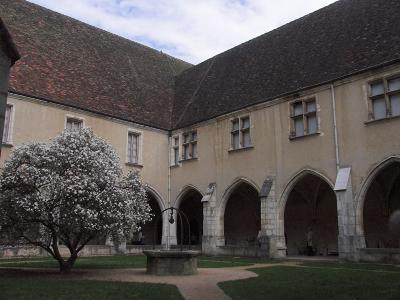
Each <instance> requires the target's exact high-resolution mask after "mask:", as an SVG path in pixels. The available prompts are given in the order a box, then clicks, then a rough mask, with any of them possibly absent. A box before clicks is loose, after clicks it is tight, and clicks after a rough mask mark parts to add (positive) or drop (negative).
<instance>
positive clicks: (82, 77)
mask: <svg viewBox="0 0 400 300" xmlns="http://www.w3.org/2000/svg"><path fill="white" fill-rule="evenodd" d="M0 16H1V17H2V18H3V20H4V21H5V23H6V25H7V27H8V28H9V31H10V32H11V34H12V36H13V38H14V41H15V43H16V45H17V47H18V49H19V50H20V53H21V55H22V59H21V60H20V61H19V62H17V64H16V65H15V67H14V68H13V70H12V74H11V81H10V89H11V91H12V92H16V93H20V94H26V95H30V96H33V97H37V98H42V99H46V100H48V101H53V102H57V103H61V104H65V105H69V106H74V107H78V108H82V109H86V110H89V111H94V112H97V113H101V114H105V115H110V116H114V117H116V118H120V119H124V120H130V121H133V122H137V123H141V124H145V125H148V126H152V127H157V128H163V129H173V128H181V127H185V126H189V125H193V124H196V123H198V122H201V121H204V120H208V119H211V118H214V117H216V116H219V115H223V114H225V113H229V112H232V111H235V110H239V109H241V108H244V107H247V106H251V105H254V104H257V103H262V102H267V101H271V100H273V99H276V98H277V97H280V96H284V95H289V94H293V93H296V92H299V91H301V90H304V89H307V88H310V87H314V86H318V85H321V84H324V83H329V82H332V81H334V80H337V79H339V78H344V77H347V76H350V75H353V74H356V73H359V72H363V71H366V70H369V69H372V68H376V67H379V66H383V65H386V64H390V63H394V62H398V61H400V30H399V29H400V17H399V16H400V1H399V0H341V1H338V2H335V3H334V4H332V5H330V6H327V7H325V8H323V9H321V10H318V11H316V12H314V13H312V14H309V15H307V16H305V17H303V18H300V19H298V20H296V21H293V22H291V23H289V24H287V25H284V26H282V27H280V28H278V29H276V30H273V31H271V32H268V33H266V34H264V35H261V36H259V37H257V38H255V39H252V40H250V41H248V42H246V43H243V44H241V45H239V46H237V47H235V48H232V49H230V50H228V51H226V52H223V53H221V54H219V55H217V56H215V57H213V58H210V59H209V60H207V61H205V62H203V63H200V64H199V65H196V66H191V65H190V64H188V63H185V62H183V61H180V60H178V59H175V58H173V57H170V56H167V55H165V54H162V53H160V52H159V51H156V50H153V49H150V48H148V47H146V46H143V45H140V44H138V43H135V42H132V41H129V40H126V39H124V38H121V37H118V36H116V35H113V34H110V33H107V32H105V31H103V30H100V29H97V28H95V27H92V26H89V25H87V24H84V23H82V22H79V21H76V20H74V19H72V18H69V17H66V16H63V15H60V14H58V13H55V12H52V11H50V10H47V9H44V8H42V7H39V6H37V5H34V4H31V3H29V2H26V1H24V0H13V1H9V0H0ZM349 101H350V100H349Z"/></svg>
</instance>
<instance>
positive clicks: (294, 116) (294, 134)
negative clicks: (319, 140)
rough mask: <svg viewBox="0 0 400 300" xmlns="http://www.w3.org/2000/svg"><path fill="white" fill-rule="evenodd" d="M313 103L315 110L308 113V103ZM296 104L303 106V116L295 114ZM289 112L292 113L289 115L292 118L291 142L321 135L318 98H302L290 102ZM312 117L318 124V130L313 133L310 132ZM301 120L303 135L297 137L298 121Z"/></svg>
mask: <svg viewBox="0 0 400 300" xmlns="http://www.w3.org/2000/svg"><path fill="white" fill-rule="evenodd" d="M311 102H314V103H315V110H313V111H308V109H307V105H308V103H311ZM296 104H301V107H302V112H301V114H295V105H296ZM289 111H290V113H289V116H290V133H289V139H290V140H293V139H298V138H302V137H307V136H313V135H318V134H320V124H319V119H318V102H317V98H316V97H315V96H312V97H307V98H300V99H296V100H293V101H291V102H289ZM311 117H314V118H315V122H316V123H315V125H316V129H315V131H313V132H310V126H309V120H310V118H311ZM300 119H301V120H302V125H303V134H302V135H297V132H296V121H297V120H300Z"/></svg>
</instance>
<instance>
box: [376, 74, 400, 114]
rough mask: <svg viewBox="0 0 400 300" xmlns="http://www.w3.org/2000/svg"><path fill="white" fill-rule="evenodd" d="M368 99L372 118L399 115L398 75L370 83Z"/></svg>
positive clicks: (399, 81) (399, 80)
mask: <svg viewBox="0 0 400 300" xmlns="http://www.w3.org/2000/svg"><path fill="white" fill-rule="evenodd" d="M369 101H370V119H372V120H380V119H385V118H390V117H395V116H400V77H399V76H397V77H394V78H384V79H380V80H377V81H375V82H373V83H370V85H369Z"/></svg>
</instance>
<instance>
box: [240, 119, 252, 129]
mask: <svg viewBox="0 0 400 300" xmlns="http://www.w3.org/2000/svg"><path fill="white" fill-rule="evenodd" d="M242 128H243V129H247V128H250V118H243V119H242Z"/></svg>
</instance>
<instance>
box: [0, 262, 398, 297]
mask: <svg viewBox="0 0 400 300" xmlns="http://www.w3.org/2000/svg"><path fill="white" fill-rule="evenodd" d="M198 264H199V273H198V274H197V275H192V276H162V277H159V276H152V275H146V274H145V265H146V258H145V257H144V256H141V255H138V256H128V255H125V256H102V257H81V258H79V259H78V260H77V262H76V266H75V268H74V269H73V271H72V272H71V273H70V274H66V275H65V274H64V275H61V274H60V273H59V272H58V268H57V267H58V266H57V263H56V261H54V260H53V259H52V258H38V257H34V258H10V259H6V258H3V259H0V278H1V280H0V290H1V294H0V298H1V299H229V298H231V299H398V298H399V295H400V266H399V265H387V264H364V263H340V262H338V261H336V260H332V261H318V260H302V261H300V260H285V261H270V260H262V259H257V258H243V257H209V256H201V257H200V258H199V263H198Z"/></svg>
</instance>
